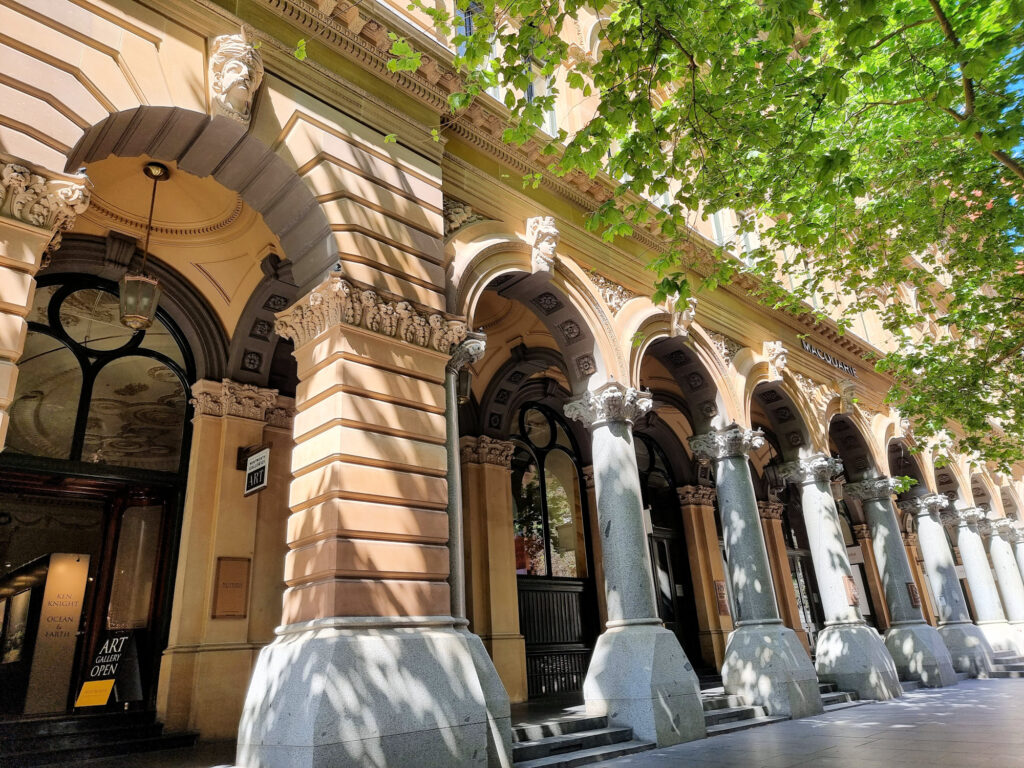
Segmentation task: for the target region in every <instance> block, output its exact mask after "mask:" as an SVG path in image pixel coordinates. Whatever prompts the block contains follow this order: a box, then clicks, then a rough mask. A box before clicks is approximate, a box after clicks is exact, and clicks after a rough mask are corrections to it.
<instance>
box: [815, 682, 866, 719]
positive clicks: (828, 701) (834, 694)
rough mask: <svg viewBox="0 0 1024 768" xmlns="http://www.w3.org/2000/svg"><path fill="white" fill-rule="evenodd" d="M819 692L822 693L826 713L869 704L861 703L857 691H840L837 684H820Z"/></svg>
mask: <svg viewBox="0 0 1024 768" xmlns="http://www.w3.org/2000/svg"><path fill="white" fill-rule="evenodd" d="M818 691H819V692H820V693H821V703H822V705H823V706H824V708H825V711H826V712H835V711H836V710H839V709H849V708H850V707H859V706H860V705H861V704H867V703H868V702H866V701H861V699H860V696H859V695H858V694H857V692H856V691H840V690H839V686H837V685H836V684H835V683H818Z"/></svg>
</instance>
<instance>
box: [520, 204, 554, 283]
mask: <svg viewBox="0 0 1024 768" xmlns="http://www.w3.org/2000/svg"><path fill="white" fill-rule="evenodd" d="M559 237H560V235H559V233H558V227H556V226H555V219H554V217H553V216H534V217H533V218H531V219H527V220H526V239H527V241H528V242H529V243H530V245H531V246H532V247H533V252H532V254H531V262H532V264H533V271H534V273H537V272H548V273H550V272H551V271H552V270H553V269H554V268H555V249H557V248H558V240H559Z"/></svg>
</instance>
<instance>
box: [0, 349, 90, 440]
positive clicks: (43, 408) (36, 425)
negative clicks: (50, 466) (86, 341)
mask: <svg viewBox="0 0 1024 768" xmlns="http://www.w3.org/2000/svg"><path fill="white" fill-rule="evenodd" d="M81 391H82V368H81V366H80V365H79V364H78V360H77V359H75V356H74V355H73V354H72V353H71V350H69V349H68V348H67V347H65V346H64V345H63V344H62V343H61V342H59V341H57V340H56V339H54V338H53V337H52V336H47V335H46V334H45V333H29V334H28V337H27V338H26V339H25V352H24V354H23V355H22V356H21V360H20V361H19V362H18V386H17V391H16V393H15V398H14V402H13V403H12V404H11V407H10V415H11V422H10V427H9V431H8V435H7V450H8V451H10V452H11V453H26V454H29V455H31V456H45V457H46V458H48V459H67V458H70V455H71V440H72V436H73V434H74V431H75V419H76V417H77V414H78V400H79V397H80V395H81Z"/></svg>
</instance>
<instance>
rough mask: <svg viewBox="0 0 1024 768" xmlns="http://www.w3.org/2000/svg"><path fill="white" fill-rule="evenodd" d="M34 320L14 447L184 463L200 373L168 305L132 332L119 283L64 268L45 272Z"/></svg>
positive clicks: (147, 463)
mask: <svg viewBox="0 0 1024 768" xmlns="http://www.w3.org/2000/svg"><path fill="white" fill-rule="evenodd" d="M28 321H29V323H28V337H27V338H26V341H25V352H24V354H23V355H22V357H21V359H20V361H19V362H18V384H17V391H16V393H15V397H14V402H13V403H12V404H11V408H10V419H11V421H10V427H9V432H8V439H7V449H6V452H9V453H11V454H23V455H29V456H36V457H41V458H46V459H63V460H71V461H83V462H89V463H95V464H106V465H112V466H119V467H133V468H137V469H145V470H153V471H163V472H179V471H180V470H181V465H182V447H183V444H184V437H185V430H186V424H187V422H186V416H187V410H188V399H189V383H190V382H191V381H192V379H193V378H194V376H195V372H194V366H193V364H192V360H191V357H190V355H189V354H188V352H187V347H186V346H185V344H184V341H183V338H182V336H181V333H180V331H178V329H177V328H176V327H175V326H174V324H173V323H172V322H171V320H170V319H169V318H168V317H167V316H166V315H165V314H164V313H163V312H159V311H158V312H157V318H156V321H155V322H154V323H153V326H152V327H151V328H150V329H149V330H145V331H132V330H130V329H128V328H125V327H124V326H123V325H121V323H120V312H119V305H118V294H117V286H116V285H115V284H113V283H110V282H107V281H105V280H99V279H97V278H92V277H85V276H74V277H68V276H55V277H50V278H41V279H40V281H39V286H38V288H37V290H36V296H35V302H34V304H33V307H32V311H31V313H30V314H29V316H28Z"/></svg>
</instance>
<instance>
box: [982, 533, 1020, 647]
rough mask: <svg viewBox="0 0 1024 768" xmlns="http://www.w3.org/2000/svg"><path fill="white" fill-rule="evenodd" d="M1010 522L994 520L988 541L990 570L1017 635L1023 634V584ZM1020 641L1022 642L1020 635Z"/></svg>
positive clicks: (1007, 616)
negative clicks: (991, 569) (1013, 544)
mask: <svg viewBox="0 0 1024 768" xmlns="http://www.w3.org/2000/svg"><path fill="white" fill-rule="evenodd" d="M1011 528H1012V526H1011V525H1010V521H1009V520H1007V519H1005V518H1000V519H999V520H994V521H993V522H992V525H991V533H990V536H989V540H988V551H989V556H990V557H991V558H992V568H993V569H994V570H995V572H996V584H997V585H998V587H999V595H1000V596H1001V597H1002V599H1003V609H1004V610H1005V611H1006V618H1007V620H1008V621H1009V622H1010V626H1011V627H1013V628H1014V629H1015V630H1016V631H1017V633H1018V635H1021V633H1024V582H1022V581H1021V574H1020V569H1019V568H1018V567H1017V561H1016V559H1015V558H1014V555H1013V546H1012V545H1011V544H1010V538H1011V537H1012V536H1013V535H1014V531H1013V530H1011ZM1021 640H1024V635H1022V637H1021Z"/></svg>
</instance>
